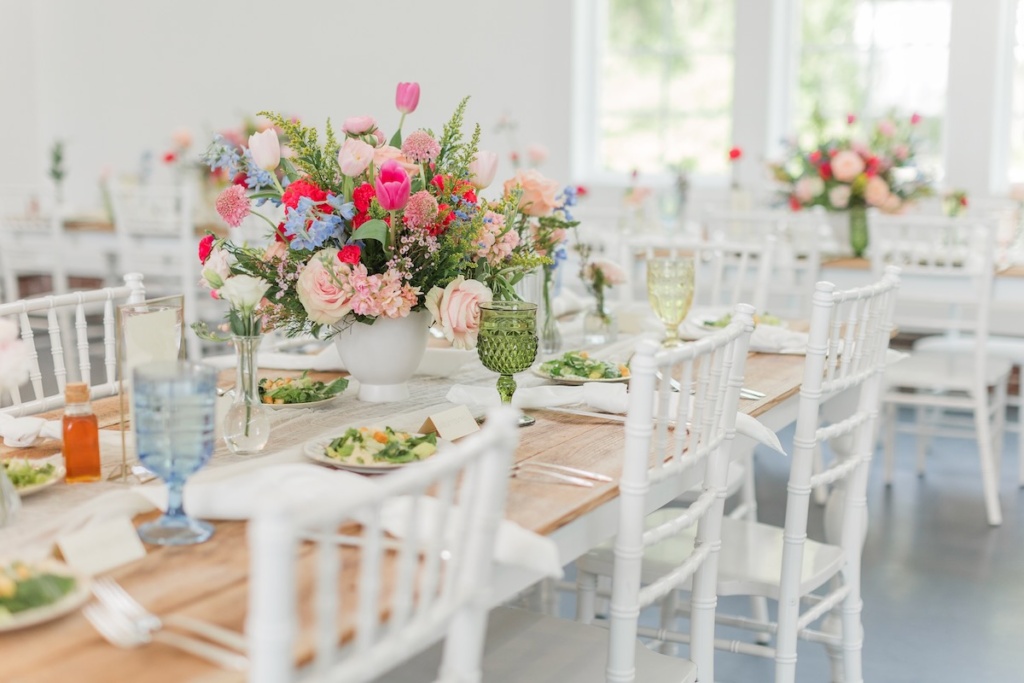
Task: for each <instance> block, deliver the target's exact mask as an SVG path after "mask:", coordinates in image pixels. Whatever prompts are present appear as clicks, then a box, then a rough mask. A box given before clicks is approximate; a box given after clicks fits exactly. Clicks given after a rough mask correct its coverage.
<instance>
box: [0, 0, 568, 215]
mask: <svg viewBox="0 0 1024 683" xmlns="http://www.w3.org/2000/svg"><path fill="white" fill-rule="evenodd" d="M28 7H29V3H25V2H22V1H20V0H0V92H2V93H4V95H3V105H2V106H0V130H4V131H19V132H18V134H16V135H15V136H14V137H15V138H16V139H15V141H14V144H13V146H11V145H10V144H9V143H5V145H6V147H5V152H4V155H5V160H4V163H0V183H8V182H19V181H20V182H24V181H25V179H26V177H29V178H34V179H37V180H39V179H43V178H45V176H44V175H40V174H45V171H46V168H48V157H47V154H48V149H49V146H50V145H51V144H52V142H53V140H55V139H57V138H61V139H65V140H66V141H67V152H66V155H67V163H66V165H67V167H68V178H67V181H66V195H67V198H68V200H69V202H70V203H72V204H73V205H77V206H81V207H89V206H96V205H98V204H99V195H98V185H97V179H98V177H99V174H100V171H101V169H103V168H104V167H111V168H113V170H114V171H115V172H119V173H123V172H133V171H135V170H136V169H137V167H138V165H139V159H140V157H141V154H142V152H143V151H144V150H150V151H152V152H153V153H154V154H155V155H157V156H158V157H159V155H160V154H162V153H163V151H165V150H166V149H167V147H168V146H169V144H170V136H171V133H172V131H173V130H174V129H175V128H178V127H181V126H184V127H187V128H190V129H191V130H192V131H193V132H194V133H195V135H196V139H197V147H201V146H203V145H201V144H199V143H201V142H205V140H206V139H208V137H209V135H210V133H212V132H213V131H215V130H217V129H219V128H222V127H227V126H231V125H233V124H234V125H237V124H238V123H239V122H240V121H241V118H242V116H243V115H244V114H247V113H248V114H254V113H255V112H256V111H258V110H260V109H265V108H267V109H276V110H279V111H282V112H286V113H289V114H295V115H298V116H300V117H301V118H302V119H303V120H304V121H305V122H307V123H311V124H315V125H317V126H318V127H319V126H322V125H323V122H324V121H325V120H326V118H327V117H328V116H330V117H331V118H332V119H333V120H334V121H336V122H338V123H340V121H341V119H343V118H345V117H346V116H351V115H357V114H371V115H373V116H376V117H377V118H378V121H379V123H380V125H381V127H382V129H383V130H384V131H386V132H387V133H388V134H389V135H390V132H391V130H393V128H394V126H395V125H397V122H398V116H399V115H398V112H397V111H396V110H395V108H394V89H395V84H396V83H398V82H399V81H418V82H419V83H420V84H421V87H422V96H421V99H420V107H419V109H418V110H417V112H416V113H415V114H413V115H411V116H410V117H409V118H408V119H407V122H406V130H407V131H408V130H413V129H415V128H418V127H431V128H433V129H434V130H435V131H437V132H440V129H441V126H442V124H443V123H444V122H445V121H446V120H447V119H448V117H449V116H450V114H451V112H452V110H453V109H454V108H455V106H456V104H457V103H458V101H459V100H460V99H461V98H462V97H463V96H465V95H472V100H471V101H470V108H469V112H468V116H467V121H469V122H479V123H480V124H481V126H482V127H483V133H484V135H483V143H482V146H483V147H485V148H488V149H494V150H495V151H498V152H500V153H501V154H502V156H503V157H504V158H506V161H505V164H506V166H505V168H503V169H502V170H501V172H502V173H508V174H510V173H511V167H510V166H509V165H508V162H507V153H508V151H509V149H508V143H507V141H506V138H505V137H504V136H499V135H498V134H496V133H495V132H494V127H495V124H496V122H497V121H498V119H499V117H500V116H502V115H503V114H505V115H509V116H511V117H512V118H514V119H515V120H517V121H518V123H519V129H518V131H517V138H518V142H519V145H520V146H525V144H526V143H529V142H533V141H538V142H542V143H544V144H545V145H546V146H547V147H548V148H549V149H550V152H551V156H550V158H549V159H548V161H547V162H546V163H545V164H544V166H543V170H544V172H545V173H546V174H547V175H550V176H552V177H554V178H559V179H567V174H568V169H569V149H568V147H569V146H568V142H567V141H568V139H569V130H570V120H569V118H570V96H571V90H570V51H571V46H570V30H569V29H570V26H571V17H570V3H569V2H561V1H555V2H552V1H550V0H515V2H509V1H507V0H476V1H474V0H445V1H444V2H433V3H428V2H421V1H418V0H392V1H390V2H378V3H355V2H339V1H337V0H333V1H332V0H306V1H304V2H281V1H280V0H274V1H271V0H248V1H242V0H229V1H224V0H218V1H216V2H215V1H211V0H202V1H201V0H175V1H173V2H139V1H138V0H103V1H101V2H100V1H91V2H83V1H82V0H34V2H33V3H31V10H29V9H27V8H28ZM33 34H35V35H36V36H38V38H37V39H36V40H33ZM15 65H16V66H15ZM33 88H35V91H34V92H33ZM15 102H17V103H19V104H18V106H11V105H12V104H13V103H15ZM21 102H24V103H27V106H25V107H22V106H21V105H20V103H21ZM21 131H24V135H22V133H21ZM157 165H159V162H158V163H157Z"/></svg>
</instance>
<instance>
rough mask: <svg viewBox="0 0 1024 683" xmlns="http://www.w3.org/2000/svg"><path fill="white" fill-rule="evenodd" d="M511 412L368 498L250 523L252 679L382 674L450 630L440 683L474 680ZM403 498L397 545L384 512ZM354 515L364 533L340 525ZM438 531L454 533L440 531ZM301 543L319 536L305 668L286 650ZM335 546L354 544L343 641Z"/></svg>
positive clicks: (284, 510) (356, 680) (269, 514)
mask: <svg viewBox="0 0 1024 683" xmlns="http://www.w3.org/2000/svg"><path fill="white" fill-rule="evenodd" d="M516 417H517V413H516V411H514V410H512V409H507V408H506V409H499V410H496V411H493V412H492V413H490V414H489V416H488V420H487V424H486V426H485V427H484V429H483V430H482V432H480V433H479V434H476V435H474V436H473V437H471V438H469V439H467V440H466V441H464V442H463V443H460V444H458V445H456V446H454V447H452V448H450V449H446V450H445V451H444V452H443V453H441V454H439V455H438V456H436V457H434V458H431V459H430V460H428V461H425V462H423V463H419V464H417V465H416V466H415V467H409V468H405V469H403V470H400V471H398V472H395V473H392V474H388V475H386V476H383V477H381V478H379V479H377V480H376V483H378V484H379V487H378V488H377V489H375V490H374V491H373V492H372V494H370V495H366V496H364V497H362V498H357V499H353V500H344V501H325V500H319V501H317V505H315V506H312V507H310V506H308V505H307V506H301V507H290V508H289V507H280V506H277V507H274V508H273V509H268V510H266V511H265V512H264V513H262V514H260V515H259V516H258V517H257V518H256V519H254V520H253V521H252V523H251V524H250V527H249V544H250V548H251V559H250V565H251V573H250V575H251V577H252V583H251V588H250V592H249V616H248V621H247V627H246V630H247V633H248V637H249V643H250V649H249V652H250V655H251V658H252V668H251V670H250V672H249V681H250V682H251V683H284V682H286V681H300V680H301V681H328V680H329V681H345V682H346V683H362V682H366V681H373V680H378V677H379V676H381V675H382V674H384V673H385V672H387V671H388V670H390V669H392V668H393V667H394V666H395V665H396V664H398V663H400V662H402V661H403V660H406V659H410V658H412V657H413V656H415V655H416V654H417V653H419V652H420V651H422V650H424V649H425V648H427V647H428V646H429V645H430V644H432V643H433V642H435V641H437V640H438V639H439V635H443V634H445V633H447V640H446V643H445V651H444V658H443V661H442V665H441V672H440V676H439V678H438V679H437V680H438V681H444V682H451V683H463V682H470V681H478V680H479V678H480V658H481V655H482V651H483V632H484V625H485V623H486V613H487V604H486V589H487V586H488V582H489V579H490V575H491V570H492V565H493V553H494V543H495V538H496V536H497V528H498V524H499V521H500V520H501V518H502V516H503V511H504V503H505V496H506V493H507V487H508V472H509V467H510V465H511V459H512V454H513V452H514V451H515V448H516V444H517V443H518V429H517V427H516ZM428 491H430V494H428ZM399 498H401V499H402V500H399ZM399 503H401V504H402V505H403V507H402V508H401V512H400V513H395V512H394V511H393V510H392V513H391V514H399V516H400V517H401V518H402V519H403V521H404V525H405V528H406V530H407V533H406V534H405V536H404V537H403V538H402V539H400V540H398V541H395V540H392V539H390V538H389V537H387V536H386V532H385V525H384V522H383V517H384V515H385V511H386V510H387V509H388V506H389V505H395V504H399ZM431 511H432V512H433V515H432V516H431V515H430V514H428V513H430V512H431ZM425 518H432V520H433V524H431V523H430V522H424V521H423V520H424V519H425ZM350 521H358V522H359V523H360V524H361V525H362V532H361V533H359V534H357V535H354V536H353V535H343V534H340V533H339V532H338V527H339V526H340V525H342V524H344V523H346V522H350ZM438 527H440V528H441V529H446V530H448V531H451V533H447V532H442V533H437V532H436V529H437V528H438ZM304 541H311V542H312V543H314V544H315V546H316V554H317V560H316V573H317V578H316V581H315V590H314V592H313V594H312V595H311V596H309V598H307V599H308V600H310V601H311V602H313V609H314V612H315V615H316V616H315V620H316V623H315V629H316V638H315V641H316V642H315V653H314V657H313V661H312V662H311V663H310V664H309V666H307V667H305V668H303V669H301V670H300V669H297V668H296V665H295V662H294V661H293V657H294V654H293V652H294V650H293V648H294V644H295V642H296V639H297V637H298V631H299V623H298V616H297V609H296V608H297V601H298V600H299V599H300V598H299V597H298V596H297V595H296V593H297V592H298V588H297V583H296V572H297V570H296V554H297V552H298V550H299V547H300V545H301V544H302V543H303V542H304ZM342 547H357V548H359V553H358V554H359V558H358V583H357V584H356V586H357V587H356V594H357V597H356V600H357V601H358V604H357V606H356V607H355V612H356V614H355V636H354V640H353V641H352V643H351V644H349V645H347V646H344V647H339V641H340V636H339V633H340V631H339V622H338V615H339V611H340V607H341V604H342V599H343V597H342V595H340V594H339V588H338V586H339V576H340V575H341V574H342V569H343V567H342V565H343V560H342V558H341V555H340V552H341V551H340V548H342ZM389 551H395V552H397V557H396V559H395V570H394V574H395V575H394V581H393V582H392V585H391V591H390V592H389V593H388V598H389V599H390V605H389V606H390V615H389V617H388V618H387V619H386V620H384V619H383V618H382V611H383V602H382V599H381V597H382V596H381V594H382V592H383V590H384V589H385V586H384V585H383V584H382V581H381V568H382V567H383V566H384V556H385V554H386V553H388V552H389ZM420 673H421V674H422V671H421V672H420ZM420 680H426V679H424V678H421V679H420Z"/></svg>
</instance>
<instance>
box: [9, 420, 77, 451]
mask: <svg viewBox="0 0 1024 683" xmlns="http://www.w3.org/2000/svg"><path fill="white" fill-rule="evenodd" d="M62 435H63V428H62V427H61V421H60V420H44V419H43V418H41V417H31V416H28V417H14V416H12V415H5V414H3V413H0V436H3V437H4V445H5V446H10V447H11V448H28V447H30V446H32V445H33V444H34V443H35V442H36V439H38V438H40V437H42V438H44V439H57V440H58V441H60V439H61V437H62Z"/></svg>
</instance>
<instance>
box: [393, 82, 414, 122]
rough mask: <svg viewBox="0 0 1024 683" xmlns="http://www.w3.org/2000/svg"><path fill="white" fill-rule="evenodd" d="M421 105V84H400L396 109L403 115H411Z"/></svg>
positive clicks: (396, 94) (396, 97) (396, 98)
mask: <svg viewBox="0 0 1024 683" xmlns="http://www.w3.org/2000/svg"><path fill="white" fill-rule="evenodd" d="M419 103H420V84H419V83H399V84H398V88H397V89H396V90H395V107H396V108H397V109H398V111H400V112H402V114H403V115H405V114H411V113H413V112H414V111H416V106H417V105H418V104H419Z"/></svg>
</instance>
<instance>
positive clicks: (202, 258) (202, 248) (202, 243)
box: [199, 235, 217, 263]
mask: <svg viewBox="0 0 1024 683" xmlns="http://www.w3.org/2000/svg"><path fill="white" fill-rule="evenodd" d="M216 239H217V238H216V237H214V236H213V235H207V236H206V237H204V238H203V239H201V240H199V262H200V263H206V259H208V258H210V252H212V251H213V243H214V241H216Z"/></svg>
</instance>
